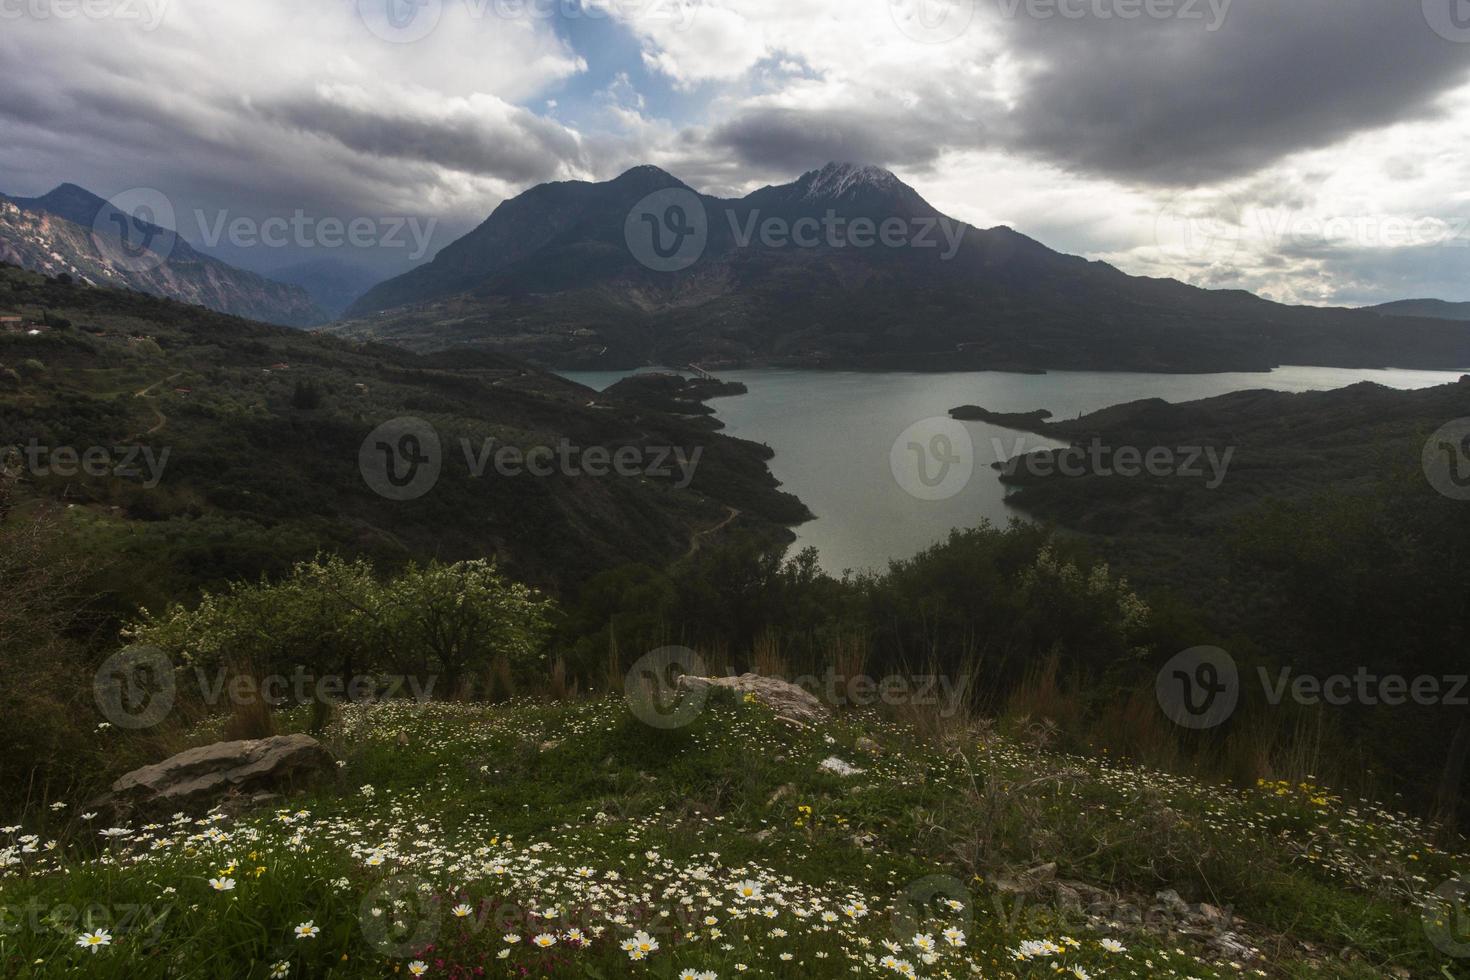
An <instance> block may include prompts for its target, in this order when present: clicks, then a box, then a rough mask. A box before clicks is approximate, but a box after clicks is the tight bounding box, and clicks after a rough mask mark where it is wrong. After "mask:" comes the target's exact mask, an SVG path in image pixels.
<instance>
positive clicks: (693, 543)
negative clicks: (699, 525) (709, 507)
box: [684, 504, 743, 558]
mask: <svg viewBox="0 0 1470 980" xmlns="http://www.w3.org/2000/svg"><path fill="white" fill-rule="evenodd" d="M725 509H726V510H728V511H729V512H730V513H729V516H727V517H726V518H725V519H724V520H723V521H721V522H720V523H718V524H716V525H715V526H714V527H710V528H705V529H704V530H703V531H695V532H694V537H693V538H692V539H690V541H689V550H688V551H686V552H685V553H684V557H685V558H688V557H690V556H691V555H693V554H694V553H695V552H696V551H698V550H699V545H700V542H701V541H702V540H703V539H704V538H706V537H708V536H709V535H711V534H714V533H715V532H717V531H722V530H724V529H725V528H726V527H729V526H730V522H731V521H733V520H735V518H737V517H739V516H740V515H741V513H743V512H742V511H741V510H740V509H739V508H737V507H731V506H730V505H728V504H726V505H725Z"/></svg>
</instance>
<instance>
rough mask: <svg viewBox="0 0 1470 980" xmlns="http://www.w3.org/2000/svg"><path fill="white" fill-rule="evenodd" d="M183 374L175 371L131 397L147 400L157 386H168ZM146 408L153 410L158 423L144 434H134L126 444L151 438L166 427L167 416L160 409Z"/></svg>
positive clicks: (151, 406)
mask: <svg viewBox="0 0 1470 980" xmlns="http://www.w3.org/2000/svg"><path fill="white" fill-rule="evenodd" d="M183 373H184V372H183V371H175V372H174V373H173V374H170V375H169V376H168V377H166V378H162V379H160V380H158V381H155V382H153V383H152V384H151V385H149V386H148V387H146V388H140V389H139V390H137V391H135V392H133V397H134V398H147V397H149V396H150V395H151V394H152V393H153V389H154V388H157V387H158V386H159V385H162V384H168V383H169V382H170V381H172V380H173V379H174V378H177V377H178V376H179V375H181V374H183ZM148 407H149V408H151V409H153V414H154V416H156V417H157V419H158V421H157V422H155V423H154V424H153V428H151V429H149V430H147V431H146V432H135V433H133V434H132V435H130V436H128V438H127V440H126V441H127V442H136V441H137V440H139V439H142V438H144V437H146V436H151V435H153V434H154V433H155V432H157V431H158V430H160V429H162V428H163V427H164V426H165V425H168V416H167V415H164V414H163V410H162V409H161V408H159V407H158V406H157V405H149V406H148Z"/></svg>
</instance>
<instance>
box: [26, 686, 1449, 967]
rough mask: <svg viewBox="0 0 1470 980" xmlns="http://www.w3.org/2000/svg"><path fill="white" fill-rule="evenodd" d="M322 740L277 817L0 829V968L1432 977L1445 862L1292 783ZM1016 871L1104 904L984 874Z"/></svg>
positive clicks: (605, 742)
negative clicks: (1190, 925) (1050, 878)
mask: <svg viewBox="0 0 1470 980" xmlns="http://www.w3.org/2000/svg"><path fill="white" fill-rule="evenodd" d="M296 715H301V717H299V718H298V717H296ZM304 720H305V715H304V712H302V711H298V712H295V713H286V714H284V715H283V716H282V717H281V718H280V719H279V723H280V725H281V727H282V728H289V727H291V725H292V723H294V722H302V721H304ZM198 734H199V737H200V739H201V740H202V741H207V740H209V739H210V737H211V736H212V733H211V732H209V731H207V730H201V731H200V732H199V733H198ZM324 741H325V743H326V744H327V745H328V746H329V747H330V748H331V749H332V750H333V752H334V753H335V754H336V756H337V758H338V760H339V761H338V767H337V770H338V771H337V773H336V778H335V781H334V782H332V783H331V784H329V785H325V786H322V787H320V788H318V789H316V790H314V791H312V792H311V793H310V794H306V795H302V796H299V797H292V798H289V799H282V800H279V801H276V802H275V803H274V804H272V805H268V806H264V807H259V808H255V809H247V810H243V811H242V810H238V809H237V808H235V807H233V806H225V807H221V808H217V809H216V810H214V811H213V812H211V813H209V814H206V815H202V816H186V815H183V814H180V815H177V816H175V817H173V818H171V819H166V820H162V821H159V822H156V823H147V824H139V825H137V826H125V827H106V826H97V825H96V821H97V816H96V815H95V814H89V813H87V812H85V810H83V809H82V802H81V801H56V802H55V804H54V805H53V806H51V807H49V808H47V809H46V810H45V811H43V812H42V813H40V814H39V815H37V816H36V817H35V819H34V821H33V822H32V825H22V826H11V827H5V828H3V833H4V835H5V838H4V847H3V850H0V863H3V865H4V868H3V877H0V906H3V907H4V909H5V910H6V924H5V928H4V929H3V931H0V963H3V964H4V969H5V972H6V974H7V975H11V976H22V977H29V976H36V977H41V976H86V977H99V978H106V977H118V978H122V977H129V978H132V977H159V978H163V977H272V978H285V977H393V976H430V977H447V978H473V977H555V976H564V977H591V978H600V977H622V976H630V977H640V976H641V977H649V978H657V980H673V978H678V980H691V978H692V980H709V978H727V980H728V978H733V977H739V976H751V977H782V978H787V977H789V978H807V977H847V976H877V977H883V976H894V975H897V976H910V977H997V978H1035V977H1053V978H1054V977H1066V978H1073V980H1086V978H1089V977H1097V978H1102V977H1133V978H1153V977H1181V978H1187V977H1194V978H1200V980H1205V978H1218V977H1233V976H1262V977H1268V976H1292V977H1308V976H1318V977H1364V978H1366V977H1372V976H1386V975H1402V976H1450V977H1453V976H1455V975H1456V974H1455V973H1454V972H1452V970H1453V969H1454V964H1455V962H1456V961H1454V960H1452V959H1450V958H1449V957H1447V956H1445V955H1444V954H1443V953H1442V952H1441V951H1440V950H1438V949H1436V947H1435V946H1434V944H1433V943H1432V942H1431V941H1430V936H1429V933H1428V932H1427V931H1426V928H1425V924H1424V919H1425V917H1426V914H1427V913H1426V905H1425V903H1426V896H1428V895H1429V894H1430V893H1431V892H1432V890H1433V889H1434V886H1435V885H1436V884H1438V883H1439V882H1440V881H1442V880H1444V879H1446V878H1448V877H1451V876H1453V875H1456V874H1460V873H1464V872H1466V871H1467V865H1470V862H1467V861H1466V859H1465V858H1464V857H1463V856H1462V855H1457V854H1450V853H1445V852H1443V851H1441V850H1439V849H1437V848H1435V847H1434V846H1433V845H1432V844H1431V843H1430V842H1429V835H1428V834H1427V832H1426V828H1425V827H1424V826H1422V825H1421V824H1419V823H1418V822H1416V821H1415V820H1414V819H1412V818H1409V817H1407V816H1405V815H1402V814H1397V813H1392V812H1389V811H1386V810H1383V809H1381V808H1377V807H1374V806H1371V805H1369V804H1366V803H1350V802H1348V801H1344V800H1341V799H1338V798H1336V797H1334V796H1332V795H1331V794H1330V793H1329V792H1327V791H1326V790H1324V789H1321V788H1318V787H1316V786H1312V785H1284V784H1262V785H1259V786H1256V787H1254V788H1250V789H1246V790H1236V789H1228V788H1224V787H1219V786H1212V785H1208V784H1205V783H1200V782H1195V781H1192V780H1190V779H1187V778H1184V777H1181V776H1171V775H1167V774H1164V773H1161V772H1154V771H1150V770H1146V769H1140V768H1133V767H1127V766H1121V765H1111V764H1108V763H1104V762H1100V761H1097V760H1094V759H1085V758H1081V757H1074V756H1068V755H1064V754H1061V753H1056V752H1052V751H1049V750H1046V749H1041V748H1037V747H1036V746H1034V745H1028V744H1027V743H1026V742H1025V741H1024V737H1023V736H1021V735H1019V734H1007V733H1001V732H997V731H994V730H993V729H991V728H989V727H986V726H973V725H970V726H960V727H956V728H955V729H952V730H950V731H947V732H945V733H944V734H942V735H938V736H935V735H926V736H920V735H919V734H917V732H916V731H915V730H914V729H913V728H912V727H910V726H909V725H908V724H906V723H900V722H898V721H896V720H892V719H887V718H885V717H883V716H881V715H879V714H878V713H877V712H875V711H860V712H853V713H850V714H846V715H842V716H839V717H838V718H837V720H834V721H832V722H830V723H826V724H821V725H816V726H811V727H807V728H801V729H795V728H792V727H790V726H788V725H785V724H781V723H779V722H778V721H777V720H776V719H775V718H774V717H773V716H772V715H771V713H770V712H769V711H768V710H767V709H765V708H764V707H763V706H761V705H760V704H756V703H752V702H749V701H747V700H744V699H737V698H734V697H731V698H717V699H714V700H712V701H711V702H710V703H709V704H708V705H706V706H705V708H704V710H703V711H702V712H701V713H700V714H699V715H698V716H697V717H696V718H695V719H694V720H693V721H692V722H691V723H690V724H688V725H687V726H685V727H682V728H677V729H667V730H665V729H656V728H650V727H647V726H646V725H644V724H643V723H642V722H640V721H638V720H637V719H636V718H634V717H633V716H632V714H631V713H630V711H629V707H628V704H627V703H626V702H625V701H624V700H623V699H622V698H621V697H618V696H612V695H609V696H605V697H601V698H592V699H585V700H580V701H569V702H563V703H543V702H533V701H530V700H520V701H513V702H509V703H505V704H499V705H483V704H464V703H444V702H438V703H410V702H401V703H400V702H388V703H381V704H371V705H370V704H359V705H347V706H343V707H342V708H340V710H339V711H338V712H337V714H336V716H335V718H334V720H333V721H332V723H331V726H330V728H329V729H328V730H327V732H326V733H325V736H324ZM829 758H838V759H841V760H845V761H846V762H847V763H848V764H849V769H850V770H851V771H850V772H849V773H848V774H847V775H842V774H839V773H838V772H836V771H833V770H832V769H831V768H824V767H823V766H822V762H823V761H824V760H826V759H829ZM1041 860H1045V861H1048V862H1052V863H1055V864H1057V865H1058V866H1059V868H1060V869H1061V870H1060V872H1059V874H1060V875H1061V876H1063V877H1065V878H1068V879H1076V880H1079V881H1088V882H1093V883H1095V884H1097V885H1099V886H1100V887H1101V888H1104V889H1106V890H1107V891H1108V892H1109V893H1110V894H1111V895H1113V896H1115V898H1116V904H1114V905H1112V906H1111V907H1109V908H1105V909H1102V910H1098V909H1092V910H1090V911H1089V912H1079V911H1078V910H1077V909H1075V908H1068V907H1067V906H1066V905H1065V903H1061V904H1058V903H1055V902H1050V901H1045V900H1041V899H1035V900H1033V899H1031V898H1029V897H1028V896H1026V895H1018V894H1016V893H1015V892H1014V891H1013V890H1007V889H1006V888H1005V887H1004V882H1005V881H1006V878H1007V876H1008V875H1009V874H1011V873H1013V872H1014V871H1015V870H1016V869H1019V868H1024V867H1027V866H1029V865H1030V864H1032V863H1033V862H1037V861H1041ZM1164 887H1170V888H1176V889H1178V890H1179V891H1180V892H1182V893H1184V894H1186V895H1190V896H1198V897H1202V898H1204V899H1207V900H1210V901H1212V902H1213V903H1214V904H1216V905H1220V906H1225V907H1228V908H1230V909H1231V910H1232V913H1233V916H1234V924H1233V925H1232V926H1231V928H1232V930H1233V931H1232V933H1231V935H1232V936H1233V937H1234V939H1233V945H1232V946H1231V947H1229V949H1231V950H1233V951H1234V956H1233V957H1232V955H1229V954H1224V953H1222V947H1221V946H1220V945H1219V944H1217V943H1212V942H1211V941H1210V939H1211V937H1208V936H1202V935H1198V934H1192V933H1191V932H1190V931H1188V930H1185V931H1178V932H1172V931H1169V930H1163V929H1158V928H1152V927H1151V926H1150V923H1149V922H1148V921H1147V916H1142V917H1134V916H1130V915H1128V914H1126V909H1128V908H1130V907H1132V906H1130V902H1133V903H1135V904H1136V903H1137V902H1138V901H1139V896H1145V897H1146V896H1152V895H1153V894H1154V893H1155V891H1157V890H1158V889H1161V888H1164ZM1146 905H1147V902H1146V900H1145V901H1144V902H1143V906H1144V907H1145V908H1146ZM1441 969H1444V970H1445V972H1443V973H1441V972H1440V971H1441Z"/></svg>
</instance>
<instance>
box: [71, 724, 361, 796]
mask: <svg viewBox="0 0 1470 980" xmlns="http://www.w3.org/2000/svg"><path fill="white" fill-rule="evenodd" d="M335 769H336V767H335V765H334V762H333V759H332V754H331V753H330V752H328V751H327V750H326V749H325V748H323V746H322V744H321V743H320V742H318V741H317V740H316V739H314V738H312V737H311V736H310V735H275V736H272V737H270V738H258V739H246V740H244V741H239V742H215V743H214V744H213V745H201V746H199V747H198V748H193V749H188V750H186V751H184V752H180V753H179V754H178V755H174V756H170V757H169V758H167V759H164V760H163V761H162V762H157V763H154V764H153V765H151V766H144V767H143V768H141V769H134V770H133V771H132V772H130V773H127V774H126V775H124V776H122V777H120V778H119V779H118V780H117V781H116V782H115V783H113V784H112V788H111V790H110V792H108V793H107V794H106V795H105V796H103V797H102V798H100V799H99V800H96V801H94V802H93V803H92V804H89V809H106V810H109V811H111V812H113V813H114V814H118V815H123V814H130V813H135V812H136V813H155V812H157V813H174V812H178V811H184V812H190V811H203V810H208V809H209V808H210V807H212V806H214V805H215V804H217V803H219V802H221V801H222V800H223V799H225V798H226V797H228V796H236V797H238V796H241V795H244V794H265V798H267V799H269V798H273V794H275V793H276V792H278V791H284V790H289V789H293V788H297V787H300V786H302V785H304V784H306V783H307V782H310V781H311V780H314V779H317V778H319V777H321V775H322V774H323V773H329V772H334V771H335Z"/></svg>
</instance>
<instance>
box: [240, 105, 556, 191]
mask: <svg viewBox="0 0 1470 980" xmlns="http://www.w3.org/2000/svg"><path fill="white" fill-rule="evenodd" d="M258 111H259V112H260V114H261V116H262V117H263V118H265V119H268V120H270V121H271V122H274V123H276V124H278V125H282V126H287V127H290V128H293V129H297V130H300V131H302V132H306V133H310V134H314V135H318V136H325V137H329V138H331V139H334V140H336V141H337V142H339V143H341V144H342V145H343V146H345V147H347V148H348V149H351V150H355V151H357V152H359V153H365V154H369V155H372V156H378V157H393V158H397V159H402V160H416V161H422V162H425V163H433V164H436V165H439V166H445V167H452V168H454V169H456V170H461V171H464V172H466V173H473V174H479V175H481V176H486V177H499V178H502V179H504V180H508V181H513V182H529V181H543V180H547V179H550V178H551V177H553V176H555V175H556V174H557V173H558V171H559V170H560V169H561V167H562V164H563V163H565V162H568V161H574V160H576V159H577V158H578V157H579V156H580V155H581V150H580V147H579V146H578V144H577V140H576V138H575V137H574V136H573V135H572V134H571V133H570V132H568V131H567V130H566V129H565V128H563V127H562V126H560V125H558V124H557V123H554V122H551V121H549V120H546V119H543V118H541V117H539V116H537V115H536V114H534V113H532V112H528V111H527V110H525V109H519V108H513V107H506V111H505V112H503V113H501V114H498V115H496V116H495V117H493V118H489V119H487V118H485V117H484V116H483V115H482V114H475V113H471V112H469V111H465V112H460V113H454V114H450V115H447V116H443V117H435V118H428V117H425V116H409V115H405V114H395V113H393V112H391V111H385V110H382V109H376V110H373V111H369V110H367V109H364V108H360V107H357V106H351V105H343V104H340V103H337V102H333V101H329V100H326V99H323V98H320V97H312V96H308V97H302V98H294V99H291V100H288V101H280V102H276V103H273V104H269V105H264V106H261V107H259V109H258Z"/></svg>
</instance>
